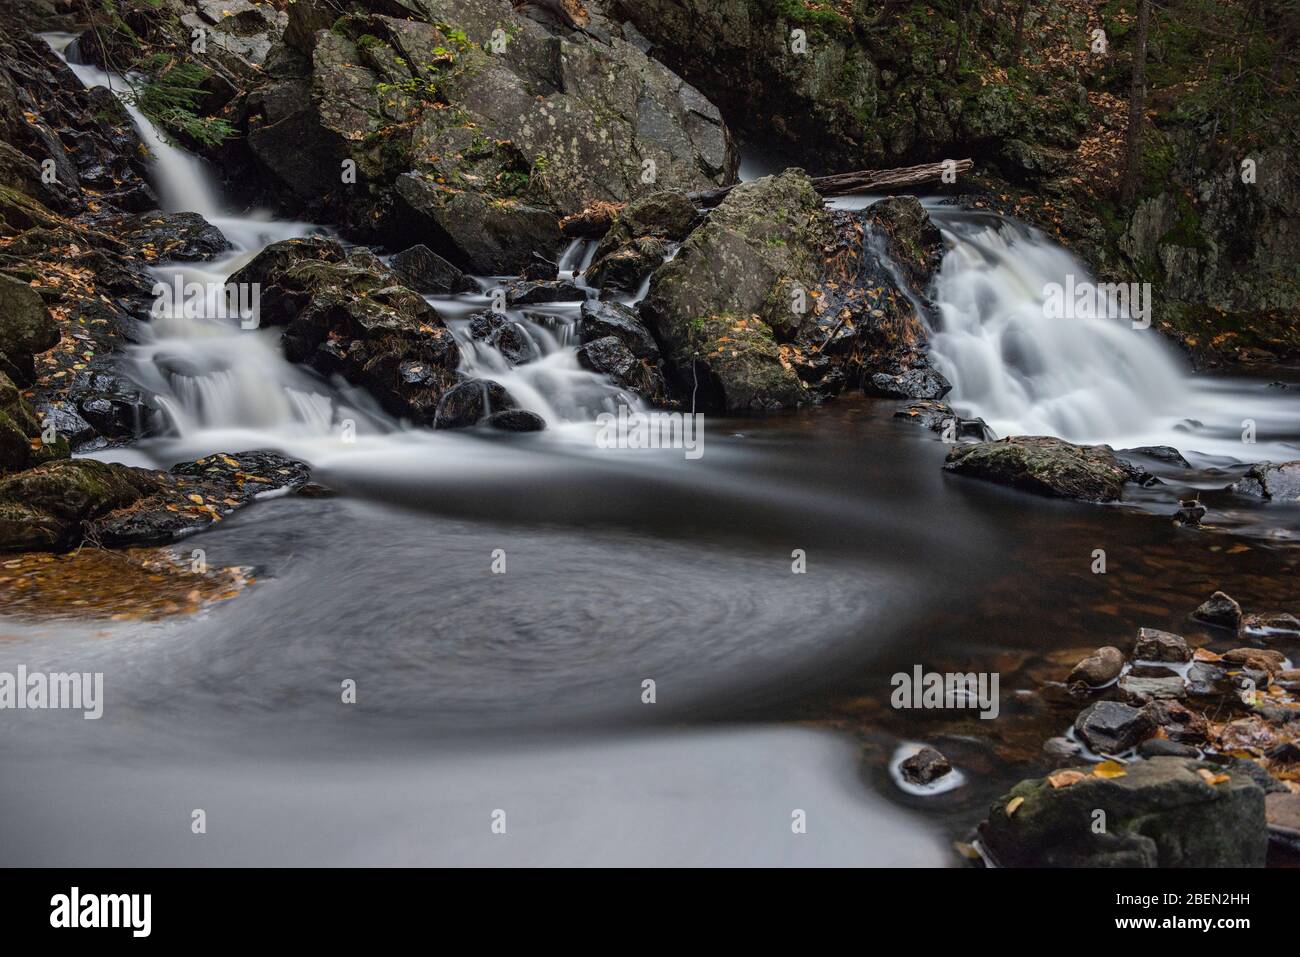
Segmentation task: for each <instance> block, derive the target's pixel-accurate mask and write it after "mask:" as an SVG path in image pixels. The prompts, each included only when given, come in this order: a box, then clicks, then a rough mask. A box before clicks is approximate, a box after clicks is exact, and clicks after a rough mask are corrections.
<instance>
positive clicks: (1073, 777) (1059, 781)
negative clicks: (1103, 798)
mask: <svg viewBox="0 0 1300 957" xmlns="http://www.w3.org/2000/svg"><path fill="white" fill-rule="evenodd" d="M1087 776H1088V775H1086V774H1084V773H1083V772H1082V771H1074V770H1071V769H1067V770H1065V771H1057V772H1056V773H1055V774H1049V775H1048V776H1047V783H1048V784H1050V785H1051V786H1052V787H1054V788H1068V787H1069V786H1070V785H1071V784H1078V783H1079V782H1080V781H1082V780H1083V779H1084V778H1086V777H1087Z"/></svg>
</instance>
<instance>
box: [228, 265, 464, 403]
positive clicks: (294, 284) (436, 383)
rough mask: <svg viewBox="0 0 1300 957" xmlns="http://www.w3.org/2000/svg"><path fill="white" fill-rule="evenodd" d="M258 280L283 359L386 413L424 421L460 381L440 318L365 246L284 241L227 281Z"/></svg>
mask: <svg viewBox="0 0 1300 957" xmlns="http://www.w3.org/2000/svg"><path fill="white" fill-rule="evenodd" d="M228 281H229V282H231V283H254V282H256V283H259V284H260V285H261V304H260V309H259V321H260V323H261V324H262V325H265V326H282V327H283V328H284V335H283V339H282V342H283V345H284V351H285V355H286V356H287V357H288V358H289V359H290V360H292V361H294V362H301V363H304V364H306V365H309V366H311V367H312V368H313V369H316V370H317V371H318V372H320V373H321V374H322V375H327V376H328V375H340V376H342V377H343V378H344V379H346V380H347V381H349V382H352V383H354V384H356V385H360V386H362V387H364V388H366V389H367V390H369V391H370V392H371V393H372V394H373V395H374V396H375V397H376V398H377V399H378V400H379V402H380V404H381V405H382V406H383V407H384V408H385V409H386V410H387V411H388V412H390V413H391V414H393V415H396V416H401V417H404V418H408V419H411V420H412V421H414V422H417V423H420V424H428V423H431V422H432V421H433V419H434V416H435V414H436V411H437V408H438V403H439V401H440V399H441V396H442V394H443V392H444V391H445V390H446V389H448V388H450V387H451V386H452V385H454V384H455V383H456V382H457V381H458V376H457V372H456V370H457V367H458V365H459V363H460V352H459V350H458V348H457V346H456V341H455V339H454V338H453V337H452V334H451V331H450V330H449V329H447V327H446V326H445V325H444V323H443V321H442V318H441V316H439V315H438V313H437V312H436V311H435V310H434V309H433V307H432V306H430V305H429V304H428V302H426V301H425V299H424V297H423V296H421V295H420V294H419V293H417V292H415V291H414V290H413V289H410V288H408V287H407V286H404V285H403V284H402V282H401V280H400V279H399V278H398V276H397V275H396V273H394V272H393V271H392V270H391V269H389V268H388V267H387V266H385V265H384V264H383V263H382V262H381V261H380V260H379V258H378V257H377V256H375V254H374V253H372V252H370V251H369V250H367V249H364V248H354V249H350V250H346V251H345V250H344V249H343V248H342V247H341V246H339V245H338V243H335V242H333V241H332V240H325V239H307V240H286V241H285V242H280V243H274V244H272V245H270V246H268V247H267V248H266V249H264V250H263V251H262V252H261V253H259V254H258V255H257V256H256V257H255V258H254V259H253V260H252V261H251V262H249V263H248V264H247V265H246V266H245V267H244V268H243V269H241V270H239V271H238V272H236V273H235V274H234V275H232V276H231V277H230V279H229V280H228Z"/></svg>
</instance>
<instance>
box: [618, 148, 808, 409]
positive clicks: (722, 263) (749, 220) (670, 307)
mask: <svg viewBox="0 0 1300 957" xmlns="http://www.w3.org/2000/svg"><path fill="white" fill-rule="evenodd" d="M829 229H830V217H829V215H828V214H827V213H826V211H825V210H824V209H823V207H822V200H821V197H820V196H818V195H817V193H816V191H815V190H814V189H813V187H812V183H811V182H810V181H809V179H808V177H807V175H806V174H805V173H803V171H801V170H786V171H785V172H784V173H782V174H781V175H780V176H769V177H765V178H763V179H759V180H755V181H753V182H749V183H743V184H741V185H740V186H738V187H736V188H735V189H734V190H732V191H731V193H730V194H728V196H727V198H726V199H725V200H724V201H723V202H722V204H721V205H720V206H719V207H718V208H717V209H715V210H714V211H713V213H712V214H710V216H709V218H708V220H707V221H706V222H705V223H704V225H702V226H700V227H698V228H697V229H696V230H695V231H694V232H692V233H691V234H690V236H689V237H688V238H687V239H686V241H685V242H684V243H683V244H682V247H681V249H680V250H679V252H678V254H677V256H676V257H675V258H673V259H672V260H670V261H669V262H666V263H664V264H663V265H662V266H660V267H659V268H658V269H657V270H656V271H655V273H654V275H653V276H652V278H651V280H650V290H649V292H648V294H647V295H646V297H645V300H644V301H643V302H642V303H641V315H642V317H643V318H644V319H645V321H646V324H647V325H648V326H649V327H650V329H651V330H652V331H653V333H654V335H655V338H656V339H657V340H658V342H659V343H660V345H661V346H662V347H663V349H664V357H665V360H666V362H667V367H668V369H669V372H670V375H671V376H672V377H673V379H674V380H675V383H674V384H675V386H676V387H677V388H678V389H679V390H681V391H682V392H692V393H694V394H696V396H697V402H698V406H697V407H699V408H702V409H704V410H706V411H709V410H715V411H727V412H740V411H753V410H765V409H782V408H789V407H792V406H797V405H800V404H803V403H806V402H809V401H811V400H813V398H814V396H813V394H812V393H810V392H809V389H808V387H807V386H806V385H805V383H804V382H803V381H802V380H801V379H800V377H799V374H798V372H797V371H796V369H795V367H794V365H793V364H792V362H791V360H790V358H789V356H788V354H787V353H788V351H789V350H788V347H785V346H783V345H782V343H783V342H785V341H788V340H790V339H793V338H794V337H796V336H797V335H798V333H799V332H800V330H801V327H802V325H803V323H804V322H805V321H806V320H809V319H811V313H810V312H806V313H800V312H798V311H796V309H795V308H793V307H794V306H795V304H797V303H798V302H799V301H800V299H801V298H802V299H803V300H804V301H805V302H806V301H808V297H809V294H810V293H811V292H812V291H813V290H814V289H815V287H816V285H817V283H818V280H819V277H820V273H821V246H822V243H823V240H824V236H825V234H826V233H827V232H829ZM800 291H802V293H803V297H799V296H797V295H796V293H798V292H800ZM774 326H775V328H774Z"/></svg>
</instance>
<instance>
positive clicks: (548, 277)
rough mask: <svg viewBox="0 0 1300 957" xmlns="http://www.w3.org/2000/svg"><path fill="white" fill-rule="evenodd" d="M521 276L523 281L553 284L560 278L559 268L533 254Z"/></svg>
mask: <svg viewBox="0 0 1300 957" xmlns="http://www.w3.org/2000/svg"><path fill="white" fill-rule="evenodd" d="M522 275H523V278H524V279H528V280H531V281H533V282H554V281H555V280H556V279H559V278H560V266H559V263H555V262H552V261H551V260H549V259H547V258H546V257H545V256H541V255H539V254H537V253H533V255H532V257H531V258H530V259H529V260H528V265H527V266H525V267H524V271H523V273H522Z"/></svg>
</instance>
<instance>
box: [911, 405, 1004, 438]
mask: <svg viewBox="0 0 1300 957" xmlns="http://www.w3.org/2000/svg"><path fill="white" fill-rule="evenodd" d="M894 418H896V419H910V420H911V421H913V422H916V423H917V424H919V425H922V426H924V427H925V428H927V429H929V430H930V431H931V432H938V433H939V434H941V435H943V436H945V440H947V441H958V440H961V439H970V440H972V441H975V442H993V441H995V440H996V439H997V436H996V435H994V434H993V430H992V429H990V428H989V427H988V425H987V424H986V423H985V422H984V420H983V419H963V418H962V417H961V416H959V415H958V414H957V413H956V412H954V411H953V410H952V408H951V406H949V405H948V404H947V403H946V402H939V401H936V400H934V399H921V400H918V401H916V402H909V403H908V404H907V405H906V406H905V407H903V408H901V409H899V410H898V411H897V412H895V413H894Z"/></svg>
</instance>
